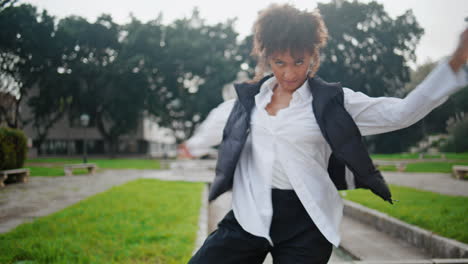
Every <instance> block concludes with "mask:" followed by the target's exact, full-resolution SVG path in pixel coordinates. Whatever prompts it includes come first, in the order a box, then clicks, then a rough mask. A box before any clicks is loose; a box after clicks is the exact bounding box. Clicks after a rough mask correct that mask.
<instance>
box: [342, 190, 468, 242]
mask: <svg viewBox="0 0 468 264" xmlns="http://www.w3.org/2000/svg"><path fill="white" fill-rule="evenodd" d="M391 190H392V194H393V199H395V200H399V202H395V204H394V205H391V204H389V203H387V202H384V201H383V200H382V199H381V198H380V197H377V196H375V195H374V194H372V193H371V192H370V191H369V190H352V191H346V192H342V196H343V197H344V198H346V199H348V200H351V201H354V202H357V203H360V204H362V205H364V206H367V207H369V208H372V209H375V210H378V211H381V212H384V213H387V214H388V215H390V216H393V217H395V218H397V219H400V220H402V221H404V222H407V223H410V224H413V225H416V226H419V227H421V228H424V229H427V230H430V231H433V232H434V233H436V234H439V235H441V236H444V237H449V238H453V239H456V240H459V241H461V242H463V243H468V217H466V216H467V215H468V197H461V196H449V195H442V194H437V193H433V192H428V191H421V190H417V189H414V188H409V187H402V186H395V185H391Z"/></svg>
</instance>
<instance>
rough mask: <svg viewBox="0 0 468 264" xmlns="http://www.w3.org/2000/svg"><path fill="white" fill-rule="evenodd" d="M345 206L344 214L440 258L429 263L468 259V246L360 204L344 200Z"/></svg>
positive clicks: (433, 256)
mask: <svg viewBox="0 0 468 264" xmlns="http://www.w3.org/2000/svg"><path fill="white" fill-rule="evenodd" d="M344 204H345V207H344V214H346V215H348V216H350V217H352V218H354V219H357V220H359V221H361V222H364V223H366V224H369V225H371V226H372V227H374V228H376V229H377V230H379V231H381V232H384V233H387V234H389V235H391V236H393V237H395V238H398V239H401V240H404V241H406V242H408V243H410V244H412V245H414V246H416V247H418V248H421V249H423V250H424V251H425V252H427V253H428V254H429V255H430V256H431V257H432V258H440V259H438V260H437V261H439V262H435V260H436V259H434V260H433V261H430V262H429V263H447V262H441V261H443V258H452V259H455V258H457V259H459V258H468V244H465V243H462V242H459V241H456V240H454V239H449V238H445V237H442V236H439V235H436V234H434V233H432V232H430V231H427V230H425V229H422V228H419V227H417V226H414V225H410V224H408V223H405V222H403V221H400V220H398V219H396V218H393V217H390V216H388V215H387V214H384V213H381V212H378V211H376V210H373V209H370V208H367V207H365V206H363V205H360V204H358V203H354V202H351V201H348V200H344ZM462 261H463V260H462ZM366 263H368V262H366ZM372 263H374V262H372ZM406 263H409V262H406ZM448 263H457V262H448ZM458 263H468V262H466V260H465V262H458Z"/></svg>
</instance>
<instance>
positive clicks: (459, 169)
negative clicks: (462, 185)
mask: <svg viewBox="0 0 468 264" xmlns="http://www.w3.org/2000/svg"><path fill="white" fill-rule="evenodd" d="M452 172H453V176H455V178H457V179H459V180H464V179H465V176H466V175H467V174H468V166H462V165H453V166H452Z"/></svg>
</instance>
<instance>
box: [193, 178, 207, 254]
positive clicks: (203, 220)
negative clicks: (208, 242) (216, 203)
mask: <svg viewBox="0 0 468 264" xmlns="http://www.w3.org/2000/svg"><path fill="white" fill-rule="evenodd" d="M201 198H202V204H201V207H200V215H199V217H198V231H197V238H196V240H195V248H194V250H193V251H192V256H193V255H194V254H195V253H196V252H197V251H198V249H199V248H200V247H201V246H202V245H203V242H204V241H205V239H206V238H207V237H208V184H205V185H203V191H202V197H201Z"/></svg>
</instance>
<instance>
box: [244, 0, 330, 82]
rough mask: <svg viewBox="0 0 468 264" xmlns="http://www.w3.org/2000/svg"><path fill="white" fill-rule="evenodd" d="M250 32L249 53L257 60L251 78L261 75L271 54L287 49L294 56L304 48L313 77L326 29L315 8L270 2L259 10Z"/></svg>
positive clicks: (318, 64) (301, 52) (317, 65)
mask: <svg viewBox="0 0 468 264" xmlns="http://www.w3.org/2000/svg"><path fill="white" fill-rule="evenodd" d="M253 36H254V37H253V48H252V53H251V55H252V56H254V57H256V58H257V60H258V63H257V67H256V70H255V71H256V72H255V78H254V80H259V79H261V78H262V77H263V75H264V73H265V71H266V70H267V69H268V58H269V57H270V56H271V55H273V54H274V53H276V52H287V51H289V52H290V54H291V55H292V56H293V57H296V56H300V55H301V54H304V53H305V52H308V53H309V54H311V55H312V63H311V70H310V72H309V76H311V77H312V76H313V75H314V74H315V73H316V72H317V70H318V68H319V66H320V53H319V51H320V49H321V48H323V47H325V44H326V42H327V39H328V31H327V28H326V26H325V23H324V22H323V19H322V16H321V15H320V13H319V12H318V10H314V11H312V12H308V11H301V10H299V9H297V8H295V7H294V6H292V5H289V4H283V5H278V4H272V5H270V6H269V7H268V8H266V9H264V10H262V11H260V12H259V14H258V17H257V20H256V21H255V23H254V25H253Z"/></svg>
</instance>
